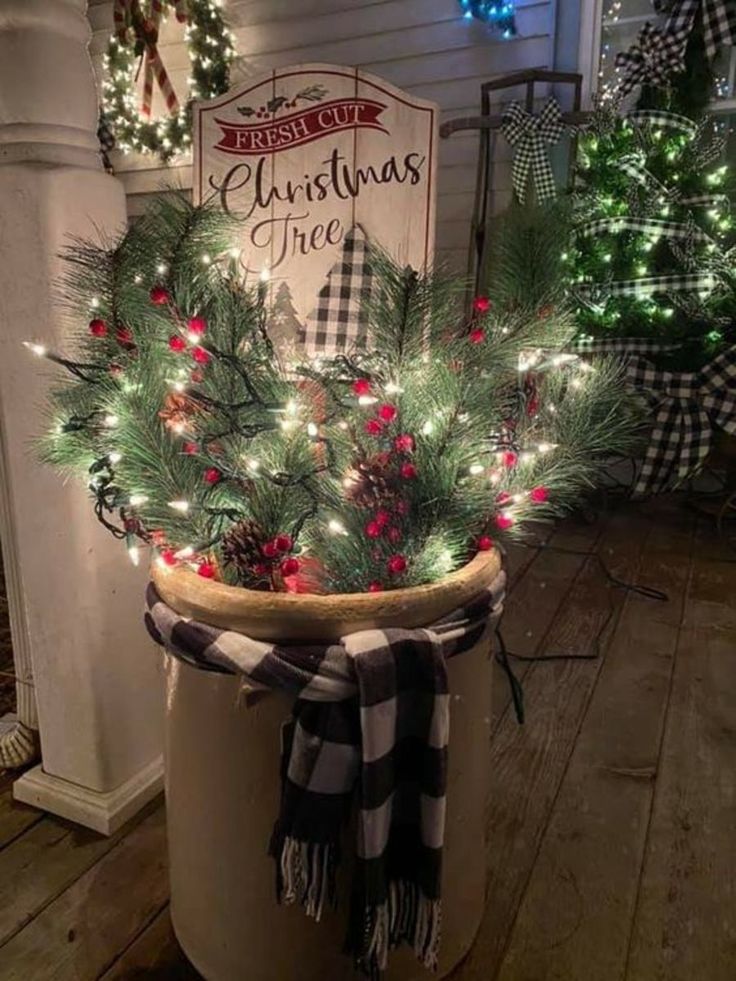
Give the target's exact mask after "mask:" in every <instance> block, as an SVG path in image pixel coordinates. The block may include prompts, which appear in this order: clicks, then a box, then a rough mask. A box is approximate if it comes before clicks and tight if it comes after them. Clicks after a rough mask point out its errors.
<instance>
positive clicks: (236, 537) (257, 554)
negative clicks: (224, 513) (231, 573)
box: [221, 519, 265, 579]
mask: <svg viewBox="0 0 736 981" xmlns="http://www.w3.org/2000/svg"><path fill="white" fill-rule="evenodd" d="M264 541H265V536H264V534H263V532H262V530H261V528H260V527H259V526H258V525H257V524H256V522H255V521H250V520H248V519H244V520H243V521H238V522H237V524H234V525H233V526H232V528H229V529H228V531H226V532H225V534H224V535H223V538H222V542H221V551H222V560H223V562H224V563H225V565H231V566H234V568H235V569H237V571H238V574H239V575H240V577H241V578H243V579H252V578H253V566H255V565H257V564H258V563H259V562H263V554H262V552H261V545H262V544H263V542H264Z"/></svg>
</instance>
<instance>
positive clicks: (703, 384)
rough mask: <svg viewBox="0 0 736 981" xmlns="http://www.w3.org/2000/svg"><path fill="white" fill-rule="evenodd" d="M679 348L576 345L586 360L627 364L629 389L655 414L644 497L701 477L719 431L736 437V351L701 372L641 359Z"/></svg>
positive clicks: (638, 488)
mask: <svg viewBox="0 0 736 981" xmlns="http://www.w3.org/2000/svg"><path fill="white" fill-rule="evenodd" d="M676 346H677V345H672V344H667V343H665V342H661V341H655V340H653V341H650V340H647V339H646V338H628V337H621V338H612V339H610V340H597V339H595V338H593V339H589V340H582V341H578V342H576V344H575V345H574V349H575V350H577V351H578V352H579V353H580V354H616V355H620V356H622V357H623V358H625V360H626V376H627V380H628V383H629V385H630V386H631V388H632V389H633V390H634V391H635V392H637V393H638V394H640V395H642V396H643V397H644V398H645V399H646V400H647V402H648V403H649V405H650V406H651V408H652V412H653V416H654V420H653V425H652V432H651V436H650V439H649V445H648V447H647V451H646V454H645V456H644V461H643V463H642V468H641V472H640V473H639V476H638V479H637V482H636V485H635V486H634V491H633V493H634V495H636V496H639V497H644V496H648V495H650V494H661V493H662V492H664V491H667V490H672V489H673V488H674V487H676V486H677V485H678V484H679V483H681V482H682V481H683V480H685V479H687V478H688V477H690V476H692V475H693V474H694V473H696V472H697V471H698V470H699V469H700V467H701V466H702V464H703V461H704V460H705V458H706V457H707V455H708V453H709V452H710V448H711V443H712V439H713V430H714V429H716V428H718V429H723V430H725V431H726V432H728V433H731V434H733V435H736V346H734V347H731V348H729V349H728V350H727V351H724V352H723V354H720V355H719V356H718V357H717V358H715V359H714V360H713V361H711V362H710V364H707V365H706V366H705V367H704V368H703V369H702V370H701V371H690V372H672V371H663V370H661V369H660V368H657V367H656V366H655V365H653V364H652V362H651V361H648V360H646V358H643V357H639V355H641V354H656V353H662V352H663V351H671V350H673V348H674V347H676Z"/></svg>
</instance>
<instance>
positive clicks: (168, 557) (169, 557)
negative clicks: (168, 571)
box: [161, 548, 176, 565]
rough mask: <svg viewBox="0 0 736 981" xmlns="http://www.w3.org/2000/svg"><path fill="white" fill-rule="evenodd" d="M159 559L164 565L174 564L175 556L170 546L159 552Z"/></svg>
mask: <svg viewBox="0 0 736 981" xmlns="http://www.w3.org/2000/svg"><path fill="white" fill-rule="evenodd" d="M161 561H162V562H164V563H165V564H166V565H176V556H175V555H174V552H173V550H172V549H170V548H165V549H164V550H163V552H162V553H161Z"/></svg>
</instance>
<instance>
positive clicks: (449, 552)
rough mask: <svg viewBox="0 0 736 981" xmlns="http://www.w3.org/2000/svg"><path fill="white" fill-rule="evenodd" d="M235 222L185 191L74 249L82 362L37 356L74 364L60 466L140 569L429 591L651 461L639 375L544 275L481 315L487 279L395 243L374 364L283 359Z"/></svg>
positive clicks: (69, 282) (47, 450) (57, 443)
mask: <svg viewBox="0 0 736 981" xmlns="http://www.w3.org/2000/svg"><path fill="white" fill-rule="evenodd" d="M231 222H232V220H231V219H229V218H227V217H226V216H224V215H223V213H222V212H219V211H217V210H214V209H211V208H193V207H191V206H190V205H188V204H186V203H185V202H182V201H180V200H174V201H165V200H162V201H160V202H158V203H157V204H156V206H155V208H154V209H153V210H152V211H151V212H149V214H148V215H147V216H145V217H144V218H142V219H141V220H140V221H139V222H138V223H137V224H136V225H135V227H134V228H132V229H130V230H129V231H128V232H127V233H126V234H125V236H124V237H123V238H122V240H121V241H120V242H119V243H118V244H117V245H116V246H115V247H114V248H112V249H111V250H106V249H104V248H102V247H100V246H98V245H96V244H92V243H82V244H79V243H77V244H74V246H73V247H71V248H70V249H69V250H68V252H67V260H68V273H67V276H66V281H65V282H66V287H65V288H66V296H67V298H68V302H69V305H70V308H71V309H72V311H73V313H74V322H75V324H77V325H79V322H80V319H81V320H82V322H83V323H84V327H83V329H82V330H81V331H79V330H78V332H77V338H78V341H79V348H78V350H77V352H76V353H75V355H74V357H72V356H66V355H63V356H62V355H59V354H57V353H55V352H51V351H48V350H47V349H46V348H45V347H44V346H43V345H40V344H36V343H33V344H29V346H30V348H31V350H33V351H34V353H36V354H38V355H41V356H45V357H46V358H47V359H50V360H51V361H52V362H53V363H54V364H55V365H56V366H58V367H59V368H61V369H63V372H62V377H61V378H60V379H59V380H58V382H57V384H55V385H54V387H53V389H52V391H51V395H50V411H51V415H52V423H51V426H50V432H49V434H48V436H47V438H46V440H45V442H44V455H45V458H46V459H47V460H48V461H49V462H51V463H53V464H54V465H56V466H57V467H60V468H61V469H63V470H64V471H69V472H73V473H76V474H80V475H83V476H84V478H85V480H86V482H87V483H88V486H89V489H90V492H91V494H92V498H93V501H94V506H95V510H96V513H97V516H98V518H99V519H100V521H102V522H103V524H104V525H105V526H106V527H107V528H108V529H109V530H110V531H111V532H112V533H113V534H114V535H115V536H116V537H118V538H121V539H123V540H125V541H126V543H127V546H128V550H129V553H130V556H131V559H133V561H135V562H137V561H138V560H139V550H140V548H141V547H142V546H148V547H150V548H151V549H152V550H153V552H154V555H155V557H156V559H157V561H158V562H159V563H160V564H162V565H163V566H169V565H171V566H173V565H177V564H178V563H180V562H186V563H188V564H190V565H192V567H193V568H195V569H196V570H197V572H198V573H199V574H200V575H201V576H204V577H210V578H211V577H217V578H221V579H223V580H224V581H226V582H229V583H231V584H237V585H242V586H246V587H249V588H255V589H287V590H293V591H322V592H354V591H378V590H382V589H390V588H392V587H396V586H410V585H417V584H421V583H427V582H431V581H434V580H437V579H440V578H442V577H443V576H444V575H445V574H447V573H448V572H450V571H451V570H453V569H455V568H458V567H460V566H462V565H463V564H465V563H466V562H467V561H469V559H470V558H471V557H472V555H473V554H475V553H476V552H477V551H478V550H484V549H489V548H491V547H493V545H494V542H495V541H497V540H501V541H502V540H503V539H504V538H505V537H507V536H508V535H514V534H518V533H519V532H520V530H521V528H522V526H523V523H524V522H525V521H527V520H528V519H535V520H539V519H550V518H552V517H554V516H556V515H558V514H560V513H561V512H562V511H564V510H565V509H566V508H568V507H570V506H573V505H575V503H576V502H578V500H579V498H580V495H581V493H582V492H583V489H584V488H587V487H589V486H590V485H591V483H592V482H593V481H594V479H595V477H596V474H597V472H598V469H599V467H601V466H602V461H603V459H604V458H605V457H607V456H609V455H610V454H611V453H619V452H627V451H628V450H630V449H631V448H632V445H633V442H634V439H635V429H636V420H635V419H634V416H633V415H632V412H631V406H630V404H629V401H628V396H627V395H626V394H625V391H624V384H623V378H622V369H621V366H620V364H619V363H618V362H617V361H612V360H602V361H600V362H598V363H596V365H595V367H593V366H592V365H590V364H588V363H587V362H586V361H585V360H583V359H581V358H579V357H576V356H575V355H570V354H567V353H561V352H562V349H563V347H564V346H565V345H567V343H568V342H569V340H570V338H571V337H572V336H573V334H574V331H575V327H574V324H573V322H572V320H571V318H570V316H569V313H568V311H567V310H566V308H565V306H564V304H563V303H562V302H561V284H560V279H559V276H558V275H557V274H554V277H553V280H552V281H547V282H543V281H542V278H541V274H540V272H539V270H540V268H541V266H540V264H539V263H537V274H536V275H537V280H536V285H535V288H534V289H529V290H527V295H526V297H525V298H522V299H521V300H520V299H519V298H517V297H511V296H510V295H507V294H506V293H505V292H504V289H503V287H502V285H501V284H500V283H499V288H498V294H497V296H496V297H495V298H494V302H493V303H492V302H491V300H490V299H488V298H486V297H478V298H477V299H476V300H475V302H474V305H473V313H472V316H471V319H470V320H469V321H468V320H467V319H466V318H464V316H463V315H462V296H463V286H464V284H462V283H457V282H455V281H449V280H446V279H443V278H442V277H441V276H438V275H429V276H427V277H423V276H420V275H419V274H417V273H416V272H413V271H412V270H407V269H402V268H400V267H399V266H397V265H396V264H395V263H394V262H392V261H391V260H390V259H389V258H388V257H387V256H385V255H384V254H382V253H381V252H380V251H379V250H378V249H377V248H376V247H375V246H373V247H371V252H370V255H371V264H372V270H373V274H374V284H375V285H374V288H373V290H372V293H371V297H370V299H369V300H368V306H367V309H366V315H367V319H368V324H369V327H370V335H371V337H372V338H373V347H372V350H370V351H369V352H367V353H365V352H361V353H358V352H356V353H352V354H344V355H339V356H337V357H333V358H326V359H321V360H317V361H312V362H310V361H300V362H296V363H290V364H282V363H281V359H280V357H279V355H278V353H277V352H276V351H275V350H274V348H273V346H272V344H271V341H270V339H269V335H268V316H267V293H268V286H267V280H266V279H265V278H264V280H263V281H261V282H258V283H256V284H252V285H250V284H249V283H248V282H247V281H244V279H243V277H242V275H241V272H240V268H239V263H238V258H237V253H235V254H233V253H232V251H231V250H229V249H228V239H229V237H230V236H231V234H232V230H233V228H232V224H231ZM501 235H502V238H503V241H504V243H505V247H506V248H508V243H509V242H511V241H512V240H513V231H512V229H511V228H509V227H507V226H504V225H503V223H501ZM549 242H550V244H553V239H552V238H551V237H550V238H549ZM532 248H533V249H534V254H535V256H536V257H537V258H538V255H539V245H538V243H537V244H532ZM554 248H555V250H556V252H557V253H558V252H559V247H558V246H557V245H556V244H554ZM530 255H531V254H530ZM530 255H527V266H529V267H531V266H533V265H534V263H532V262H531V258H530ZM500 269H501V273H502V274H503V263H500Z"/></svg>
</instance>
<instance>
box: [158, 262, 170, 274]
mask: <svg viewBox="0 0 736 981" xmlns="http://www.w3.org/2000/svg"><path fill="white" fill-rule="evenodd" d="M168 268H169V267H168V266H167V265H166V263H165V262H159V264H158V265H157V266H156V272H157V273H158V274H159V276H163V275H165V273H166V270H167V269H168Z"/></svg>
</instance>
